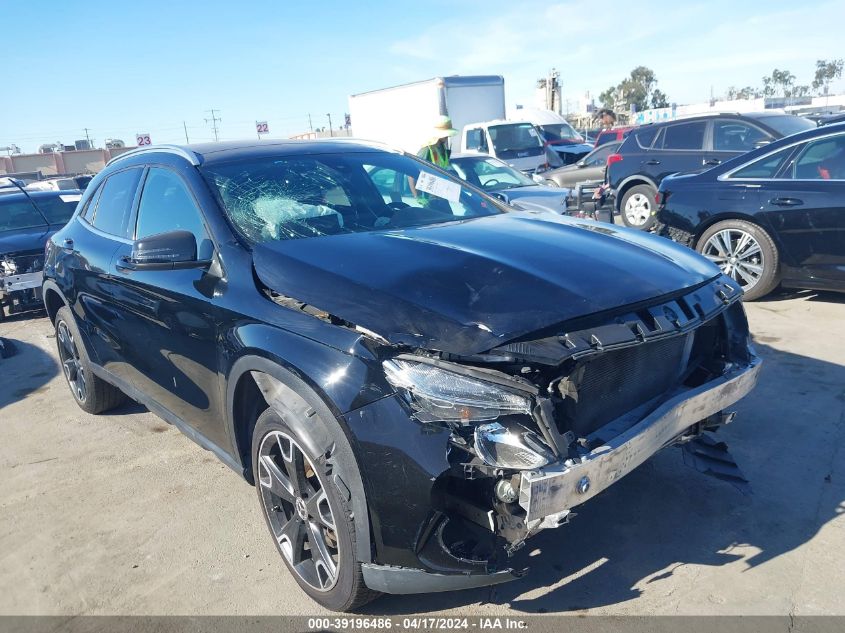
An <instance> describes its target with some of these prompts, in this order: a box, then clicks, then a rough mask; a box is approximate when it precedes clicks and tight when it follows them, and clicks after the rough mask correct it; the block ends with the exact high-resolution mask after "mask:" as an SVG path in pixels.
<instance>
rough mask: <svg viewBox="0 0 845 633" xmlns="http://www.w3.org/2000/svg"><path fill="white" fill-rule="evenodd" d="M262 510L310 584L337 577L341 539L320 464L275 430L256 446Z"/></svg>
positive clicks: (318, 586) (326, 586) (321, 585)
mask: <svg viewBox="0 0 845 633" xmlns="http://www.w3.org/2000/svg"><path fill="white" fill-rule="evenodd" d="M258 456H259V458H258V479H259V483H260V484H261V500H262V503H263V506H264V512H265V513H266V515H267V518H268V521H269V523H270V528H271V530H272V531H273V536H274V537H275V538H276V541H277V542H278V543H279V549H280V550H281V551H282V555H283V556H284V557H285V559H286V560H287V562H288V564H289V565H290V567H291V569H293V570H294V571H295V572H296V574H297V575H298V576H299V577H300V578H301V579H302V580H303V581H304V582H305V583H307V584H308V585H309V586H310V587H313V588H314V589H315V590H317V591H329V590H330V589H331V588H332V587H334V585H335V583H336V582H337V576H338V569H339V567H340V556H341V551H340V543H339V540H338V538H337V533H336V528H335V519H334V514H333V513H332V509H331V506H330V505H329V499H328V496H327V494H326V491H325V485H326V484H325V482H324V481H323V479H322V477H321V475H320V474H319V471H318V469H316V468H314V465H313V464H312V463H311V460H310V459H309V458H308V456H307V455H306V454H305V453H304V452H303V450H302V449H301V448H300V446H299V445H298V444H297V443H296V441H295V440H293V439H292V438H291V437H290V436H289V435H287V434H286V433H283V432H281V431H271V432H270V433H268V434H267V435H265V436H264V438H263V440H262V441H261V446H260V448H259V450H258Z"/></svg>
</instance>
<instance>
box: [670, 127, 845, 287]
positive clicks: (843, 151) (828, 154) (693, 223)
mask: <svg viewBox="0 0 845 633" xmlns="http://www.w3.org/2000/svg"><path fill="white" fill-rule="evenodd" d="M657 202H658V210H657V219H658V222H659V223H660V224H658V230H659V231H660V232H661V234H663V235H665V236H668V237H671V238H672V239H674V240H675V241H678V242H681V243H683V244H686V245H688V246H691V247H693V248H695V249H696V250H697V251H698V252H700V253H701V254H703V255H704V256H705V257H707V258H708V259H710V260H711V261H712V262H714V263H716V264H717V265H718V266H719V267H720V268H721V269H722V271H723V272H724V273H725V274H727V275H730V276H731V277H733V278H734V279H735V280H736V281H738V282H739V283H740V284H741V285H742V286H743V288H744V290H745V298H746V299H748V300H754V299H759V298H760V297H763V296H765V295H766V294H768V293H769V292H771V291H772V290H773V289H774V288H775V287H776V286H777V285H778V284H781V285H782V286H784V287H789V288H813V289H822V290H837V291H845V124H837V125H826V126H823V127H820V128H816V129H812V130H809V131H807V132H802V133H799V134H793V135H792V136H788V137H786V138H783V139H780V140H778V141H775V142H774V143H771V144H769V145H766V146H765V147H762V148H760V149H757V150H754V151H752V152H749V153H747V154H743V155H742V156H739V157H737V158H734V159H732V160H730V161H728V162H726V163H724V164H722V165H720V166H718V167H716V168H714V169H711V170H709V171H706V172H703V173H699V174H687V175H675V176H670V177H668V178H666V179H664V180H663V183H662V184H661V186H660V191H659V193H658V194H657Z"/></svg>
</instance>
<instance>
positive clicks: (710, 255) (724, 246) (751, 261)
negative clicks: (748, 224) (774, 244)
mask: <svg viewBox="0 0 845 633" xmlns="http://www.w3.org/2000/svg"><path fill="white" fill-rule="evenodd" d="M701 253H702V255H704V256H705V257H706V258H707V259H709V260H710V261H711V262H713V263H714V264H716V265H717V266H718V267H719V268H721V269H722V272H723V273H725V274H726V275H730V276H731V277H732V278H733V279H736V280H737V281H738V282H739V283H740V285H741V286H742V288H743V290H746V291H748V290H750V289H751V288H753V287H754V286H755V285H757V283H758V282H759V281H760V278H761V277H762V276H763V253H762V251H761V250H760V244H759V243H758V242H757V240H755V239H754V237H753V236H752V235H751V234H750V233H747V232H745V231H742V230H740V229H725V230H723V231H719V232H718V233H715V234H714V235H712V236H711V237H710V239H708V240H707V241H706V242H705V243H704V248H703V250H702V251H701Z"/></svg>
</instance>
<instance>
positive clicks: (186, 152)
mask: <svg viewBox="0 0 845 633" xmlns="http://www.w3.org/2000/svg"><path fill="white" fill-rule="evenodd" d="M144 152H167V153H168V154H176V155H177V156H181V157H182V158H184V159H185V160H187V161H188V162H189V163H191V165H193V166H194V167H199V165H200V163H201V162H202V161H201V160H200V157H199V155H198V154H197V153H196V152H194V151H192V150H190V149H186V148H184V147H181V146H179V145H150V146H145V147H136V148H135V149H130V150H129V151H128V152H123V153H121V154H118V155H117V156H115V157H114V158H112V159H111V160H110V161H109V162H108V163H106V165H111V164H112V163H115V162H117V161H119V160H121V159H122V158H126V157H127V156H135V155H137V154H143V153H144Z"/></svg>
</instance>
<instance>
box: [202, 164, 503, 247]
mask: <svg viewBox="0 0 845 633" xmlns="http://www.w3.org/2000/svg"><path fill="white" fill-rule="evenodd" d="M203 171H204V173H205V176H206V178H207V180H208V181H209V182H210V183H211V184H212V186H213V188H214V189H215V190H216V191H217V193H218V194H219V196H220V200H221V201H222V203H223V207H224V208H225V209H226V212H227V213H228V215H229V217H230V218H231V220H232V222H233V223H234V224H235V226H237V227H238V229H239V230H240V231H241V233H242V234H243V235H244V236H245V237H247V238H248V239H249V240H250V241H253V242H266V241H270V240H287V239H296V238H303V237H316V236H321V235H336V234H340V233H359V232H362V231H374V230H382V229H399V228H408V227H414V226H424V225H428V224H438V223H443V222H452V221H457V220H468V219H470V218H477V217H481V216H487V215H494V214H497V213H501V212H502V211H503V209H502V208H501V207H500V206H499V204H498V203H497V202H495V201H494V200H492V199H490V198H487V197H486V196H483V195H481V194H480V193H478V192H477V191H473V190H472V189H470V188H469V187H466V186H463V185H462V184H461V183H460V182H459V181H457V180H456V179H454V178H452V177H450V176H447V175H445V174H443V173H438V172H435V171H434V170H430V169H428V168H427V167H425V166H424V164H423V163H421V162H420V161H418V160H415V159H413V158H410V157H408V156H402V155H399V154H386V153H381V152H380V153H372V154H370V153H350V154H346V155H342V154H324V155H319V156H295V157H290V158H267V159H259V160H253V161H247V162H236V163H229V164H221V165H214V166H211V167H208V168H205V169H204V170H203Z"/></svg>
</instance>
